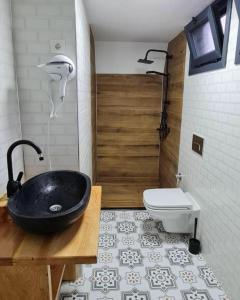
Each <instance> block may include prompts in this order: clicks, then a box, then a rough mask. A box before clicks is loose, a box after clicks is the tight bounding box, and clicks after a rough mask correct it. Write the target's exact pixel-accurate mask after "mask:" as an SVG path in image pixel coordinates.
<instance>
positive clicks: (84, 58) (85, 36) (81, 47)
mask: <svg viewBox="0 0 240 300" xmlns="http://www.w3.org/2000/svg"><path fill="white" fill-rule="evenodd" d="M75 5H76V36H77V72H78V76H77V77H78V79H77V86H78V126H79V160H80V171H81V172H84V173H86V174H88V175H89V176H90V177H92V126H91V60H90V53H91V52H90V28H89V24H88V21H87V17H86V13H85V8H84V5H83V1H79V0H76V1H75Z"/></svg>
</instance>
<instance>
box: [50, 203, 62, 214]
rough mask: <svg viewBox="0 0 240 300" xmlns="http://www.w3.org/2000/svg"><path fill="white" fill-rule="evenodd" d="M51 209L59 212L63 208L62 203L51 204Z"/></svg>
mask: <svg viewBox="0 0 240 300" xmlns="http://www.w3.org/2000/svg"><path fill="white" fill-rule="evenodd" d="M49 210H51V211H52V212H58V211H60V210H62V205H60V204H54V205H51V206H50V207H49Z"/></svg>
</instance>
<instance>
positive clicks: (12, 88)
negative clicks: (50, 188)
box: [0, 0, 23, 197]
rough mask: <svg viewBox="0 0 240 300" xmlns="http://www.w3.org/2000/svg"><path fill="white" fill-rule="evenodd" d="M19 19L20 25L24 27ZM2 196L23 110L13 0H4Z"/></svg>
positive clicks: (0, 26) (0, 14) (0, 15)
mask: <svg viewBox="0 0 240 300" xmlns="http://www.w3.org/2000/svg"><path fill="white" fill-rule="evenodd" d="M20 23H21V22H19V20H18V27H21V26H22V25H20ZM0 36H1V43H0V70H1V71H0V144H1V147H0V197H1V196H2V195H3V194H5V193H6V185H7V181H8V174H7V157H6V155H7V149H8V147H9V146H10V144H11V143H13V142H14V141H16V140H18V139H20V138H21V130H20V129H21V125H20V113H19V106H18V97H17V85H16V80H15V70H14V54H13V41H12V24H11V8H10V1H8V0H2V1H0ZM13 166H14V173H15V176H16V175H17V173H18V172H19V171H20V170H23V156H22V150H21V147H18V148H16V149H15V150H14V153H13Z"/></svg>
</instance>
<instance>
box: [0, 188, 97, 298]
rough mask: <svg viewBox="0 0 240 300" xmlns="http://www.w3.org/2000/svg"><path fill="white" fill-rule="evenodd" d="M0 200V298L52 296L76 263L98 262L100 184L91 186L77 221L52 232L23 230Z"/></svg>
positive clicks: (75, 273) (73, 275) (72, 276)
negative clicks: (63, 229) (45, 234)
mask: <svg viewBox="0 0 240 300" xmlns="http://www.w3.org/2000/svg"><path fill="white" fill-rule="evenodd" d="M6 203H7V201H1V202H0V300H26V299H27V300H49V299H50V300H55V299H58V296H59V290H60V286H61V282H62V280H71V281H72V280H75V279H76V278H77V276H78V275H79V274H78V273H79V270H80V267H76V265H77V264H94V263H96V262H97V252H98V235H99V222H100V210H101V187H99V186H94V187H92V191H91V196H90V201H89V204H88V207H87V209H86V211H85V213H84V215H83V216H82V217H81V219H80V220H78V221H77V222H76V223H74V224H73V225H72V226H71V227H69V228H68V229H66V230H65V231H63V232H61V233H58V234H54V235H51V236H39V235H33V234H29V233H26V232H25V231H23V230H22V229H20V228H19V227H17V226H16V225H15V224H14V223H12V221H11V219H10V216H9V215H8V212H7V208H6Z"/></svg>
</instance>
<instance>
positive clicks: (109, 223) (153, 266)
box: [60, 210, 227, 300]
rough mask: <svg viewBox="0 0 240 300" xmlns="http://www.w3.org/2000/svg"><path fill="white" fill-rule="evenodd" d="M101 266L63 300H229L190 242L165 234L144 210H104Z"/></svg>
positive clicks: (87, 268)
mask: <svg viewBox="0 0 240 300" xmlns="http://www.w3.org/2000/svg"><path fill="white" fill-rule="evenodd" d="M100 230H101V232H100V237H99V253H98V263H97V264H96V265H84V266H83V277H82V278H79V279H78V280H76V281H75V282H69V283H64V284H63V285H62V288H61V295H60V299H61V300H70V299H71V300H227V297H226V296H225V294H224V291H223V290H222V288H221V284H220V283H219V282H218V281H217V279H216V277H215V276H214V274H213V272H212V271H211V269H210V267H209V266H208V265H207V264H206V262H205V260H204V258H203V257H202V256H201V255H197V256H194V255H191V254H190V253H189V252H188V250H187V241H188V239H189V236H187V235H180V234H168V233H166V232H164V229H163V226H162V223H161V222H155V221H153V220H152V219H151V218H150V217H149V215H148V213H147V212H146V211H144V210H115V211H113V210H104V211H102V214H101V225H100Z"/></svg>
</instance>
